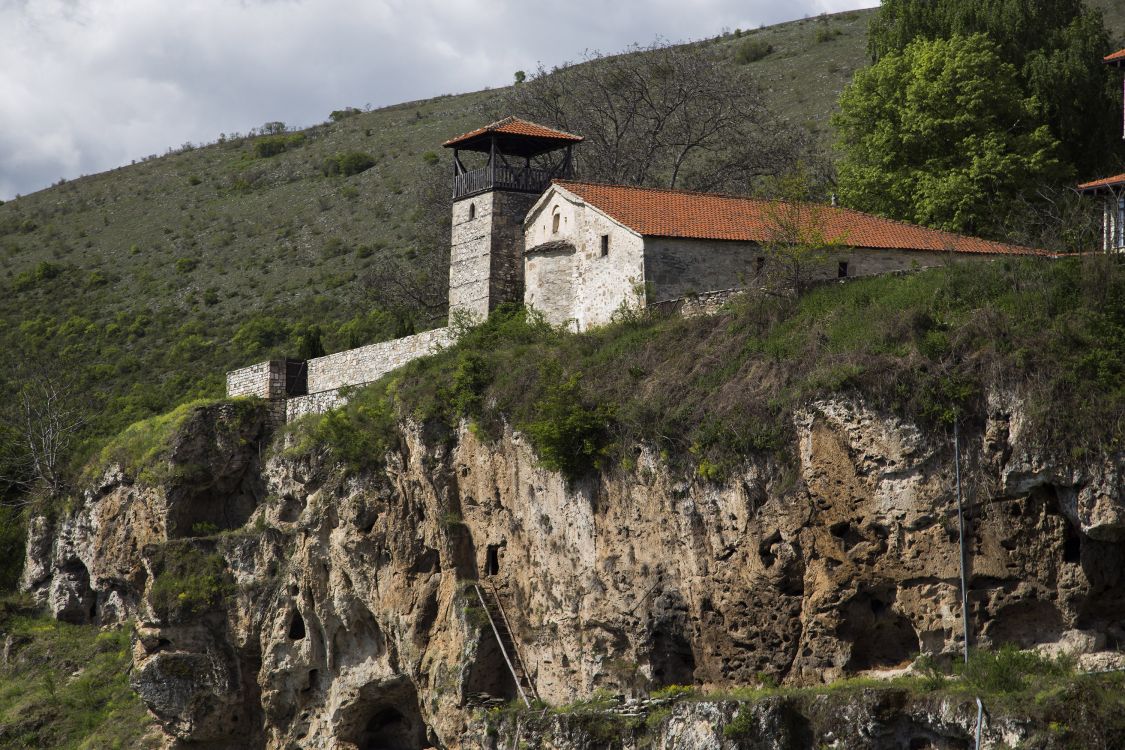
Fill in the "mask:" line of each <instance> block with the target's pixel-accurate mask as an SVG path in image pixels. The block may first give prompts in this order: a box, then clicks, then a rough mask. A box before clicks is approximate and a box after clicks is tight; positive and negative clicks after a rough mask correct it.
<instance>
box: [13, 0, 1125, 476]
mask: <svg viewBox="0 0 1125 750" xmlns="http://www.w3.org/2000/svg"><path fill="white" fill-rule="evenodd" d="M1099 4H1100V5H1103V6H1104V7H1105V8H1106V10H1107V20H1108V21H1109V23H1110V25H1111V28H1112V29H1113V30H1114V34H1115V35H1116V36H1118V37H1121V36H1123V32H1125V0H1113V2H1104V1H1103V2H1101V3H1099ZM870 13H871V12H870V11H860V12H852V13H843V14H837V15H834V16H828V17H820V18H811V19H805V20H801V21H795V22H792V23H787V24H781V25H778V26H773V27H768V28H762V29H757V30H749V31H748V30H738V31H733V30H732V31H731V32H730V33H727V34H724V35H722V36H720V37H717V38H715V39H713V40H707V41H704V42H701V43H703V44H713V45H715V46H716V47H717V48H718V49H720V50H722V51H723V52H724V53H725V54H726V55H728V56H729V58H730V60H731V64H732V65H737V64H743V65H747V66H749V67H750V69H751V70H753V71H754V73H755V75H756V76H757V77H758V79H759V81H760V82H761V84H762V86H763V87H764V89H765V90H766V93H767V97H768V102H769V103H770V105H771V106H772V107H774V108H775V110H777V111H778V112H779V113H781V114H783V115H784V116H786V117H788V118H789V119H790V120H791V121H793V122H794V123H797V124H801V125H807V126H809V127H812V128H814V129H816V130H817V132H818V133H819V134H820V135H821V137H822V138H823V139H824V141H825V142H826V143H827V142H830V140H831V134H830V132H829V130H828V126H827V121H828V118H829V116H830V114H831V112H832V111H833V109H834V108H835V101H836V98H837V96H838V94H839V92H840V90H841V89H842V88H843V86H844V85H845V84H846V82H847V81H848V80H849V79H850V77H851V75H852V73H853V72H854V70H855V69H856V68H858V67H860V66H861V65H863V64H864V63H865V61H866V57H865V33H866V27H867V22H868V19H869V17H870ZM748 45H756V47H755V49H756V52H755V51H754V50H753V49H752V50H750V52H753V54H751V53H750V52H748V51H747V50H748V49H749V48H748ZM753 58H760V59H753ZM748 60H752V61H748ZM740 61H741V62H740ZM502 93H503V90H494V91H484V92H476V93H470V94H463V95H456V96H444V97H439V98H436V99H431V100H427V101H420V102H412V103H407V104H400V105H396V106H393V107H388V108H384V109H380V110H375V111H371V112H357V113H355V114H353V115H351V116H347V117H343V118H339V119H338V121H334V122H328V123H325V124H323V125H318V126H315V127H313V128H310V129H308V130H306V131H303V136H304V137H303V139H299V138H298V139H291V140H290V141H289V142H288V144H282V145H286V148H285V150H284V151H282V152H281V153H277V154H275V155H271V156H265V155H263V154H264V153H266V152H268V148H265V147H263V146H262V145H260V144H262V143H263V138H262V137H258V138H251V137H241V136H238V137H230V138H226V139H224V140H223V141H222V142H219V143H214V144H210V145H207V146H205V147H195V148H189V149H181V150H179V151H176V152H175V153H169V154H167V155H165V156H161V157H159V158H152V159H149V160H146V161H144V162H142V163H138V164H134V165H130V166H124V167H121V168H119V169H115V170H112V171H109V172H105V173H102V174H98V175H93V176H88V177H83V178H81V179H75V180H70V181H67V182H64V183H60V184H57V185H55V186H53V187H51V188H49V189H46V190H42V191H40V192H37V193H35V194H32V195H28V196H23V197H20V198H18V199H16V200H13V201H9V202H8V203H6V204H4V205H2V206H0V258H2V259H3V270H2V276H0V290H2V293H0V343H2V344H3V345H5V347H6V348H7V350H8V351H9V352H12V356H13V358H14V360H15V362H16V364H17V365H21V364H28V363H30V364H32V365H41V366H43V367H46V368H54V369H56V370H63V371H66V372H68V373H71V375H70V380H71V381H72V382H73V383H75V384H77V385H78V386H80V387H81V389H82V392H83V395H82V398H83V400H84V401H85V403H86V404H87V405H89V406H93V407H94V410H93V411H94V414H95V416H94V417H93V418H92V421H91V423H90V424H89V425H87V427H86V428H85V435H86V438H87V439H88V445H87V451H84V453H88V449H90V448H92V446H93V444H94V443H95V442H97V440H98V439H100V438H101V437H102V436H104V435H106V434H110V433H113V432H115V431H117V430H119V429H121V428H122V427H124V426H125V425H126V424H128V423H130V422H133V421H135V420H137V419H140V418H143V417H146V416H149V415H151V414H155V413H160V412H163V411H166V410H167V409H169V408H171V407H172V406H174V405H175V404H176V403H179V402H182V401H185V400H189V399H193V398H197V397H201V396H213V395H219V394H220V393H221V392H222V388H223V384H222V376H223V372H224V371H225V370H227V369H229V368H231V367H234V366H239V365H243V364H247V363H249V362H252V361H257V360H261V359H264V358H265V357H267V356H269V355H270V354H275V353H281V352H295V351H296V350H297V349H298V347H299V346H300V345H301V343H302V342H304V344H306V345H308V344H309V343H310V341H312V339H314V338H315V336H310V326H317V327H319V328H320V333H321V334H322V339H323V342H324V345H325V347H326V348H327V349H328V350H329V351H331V350H336V349H342V348H347V347H350V346H356V345H360V344H363V343H367V342H369V341H373V340H378V339H383V338H389V337H392V336H394V335H398V334H401V333H403V332H404V331H406V330H408V329H409V328H410V327H411V326H412V325H413V326H417V327H423V326H426V325H435V324H439V323H440V321H438V320H433V319H424V318H423V319H419V320H415V321H403V320H393V319H390V318H388V317H387V316H382V315H378V314H368V311H369V310H370V309H371V304H370V301H369V299H367V298H365V296H364V293H363V284H362V283H360V282H361V279H362V277H363V276H364V274H365V273H367V272H369V271H372V270H374V269H378V268H380V267H383V266H385V265H386V264H387V263H388V262H389V260H392V259H394V258H396V257H397V258H405V259H406V260H409V259H410V258H411V257H412V256H413V255H414V254H416V253H418V252H419V251H420V250H424V248H425V247H428V246H431V245H432V244H434V243H441V242H443V241H444V240H443V237H444V234H443V233H444V231H445V229H444V226H443V225H441V224H440V221H441V220H440V219H435V218H434V216H435V214H433V213H432V212H430V213H428V212H426V211H425V210H422V209H421V208H420V206H421V205H424V204H425V197H426V196H427V195H431V194H432V190H433V186H435V185H443V184H444V181H445V180H446V176H447V174H448V171H447V170H448V163H447V160H446V157H445V154H444V153H442V149H441V148H440V144H441V142H442V141H443V140H445V139H446V138H448V137H449V136H450V135H452V134H457V133H461V132H464V131H466V130H469V129H471V128H473V127H475V126H477V125H479V124H481V123H482V122H486V121H488V120H489V119H490V118H493V117H494V116H495V115H496V114H498V107H499V99H500V96H501V94H502ZM347 104H348V102H341V103H340V106H341V108H344V107H346V105H347ZM268 114H269V113H263V119H266V118H267V117H268ZM326 115H327V113H326ZM269 137H270V136H267V137H266V138H269ZM297 141H300V142H297ZM266 143H267V144H271V143H274V142H269V141H266ZM351 152H363V153H366V154H369V155H370V156H371V157H372V158H373V160H374V162H375V163H374V166H373V167H372V168H370V169H368V170H366V171H363V172H361V173H359V174H355V175H352V176H342V175H339V174H336V175H326V174H325V169H324V165H325V162H326V160H329V159H333V158H335V157H337V156H340V155H344V154H347V153H351ZM427 191H431V192H427ZM7 377H10V378H12V379H13V380H15V379H19V378H21V377H23V374H22V373H21V371H20V368H19V367H18V366H17V367H16V368H15V371H11V370H9V375H8V376H7ZM9 388H11V384H9ZM0 464H2V456H0ZM0 473H2V472H0Z"/></svg>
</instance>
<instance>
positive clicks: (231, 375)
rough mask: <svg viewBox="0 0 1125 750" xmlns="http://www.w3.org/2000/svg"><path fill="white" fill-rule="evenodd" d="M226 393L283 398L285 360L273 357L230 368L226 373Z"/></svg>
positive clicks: (230, 394) (233, 395)
mask: <svg viewBox="0 0 1125 750" xmlns="http://www.w3.org/2000/svg"><path fill="white" fill-rule="evenodd" d="M227 395H228V396H230V397H232V398H233V397H235V396H256V397H258V398H265V399H273V398H285V360H283V359H274V360H270V361H268V362H258V363H257V364H253V365H250V366H249V367H243V368H241V369H238V370H231V371H230V372H228V373H227Z"/></svg>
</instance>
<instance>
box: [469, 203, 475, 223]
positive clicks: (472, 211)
mask: <svg viewBox="0 0 1125 750" xmlns="http://www.w3.org/2000/svg"><path fill="white" fill-rule="evenodd" d="M475 218H477V204H475V203H470V204H469V221H472V220H473V219H475Z"/></svg>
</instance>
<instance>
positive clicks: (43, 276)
mask: <svg viewBox="0 0 1125 750" xmlns="http://www.w3.org/2000/svg"><path fill="white" fill-rule="evenodd" d="M62 270H63V269H62V266H59V265H55V264H54V263H50V262H48V261H45V260H41V261H39V262H38V263H36V264H35V267H34V268H32V269H30V270H28V271H24V272H23V273H21V274H20V275H18V276H16V278H15V280H14V281H13V282H12V287H13V288H14V289H15V291H17V292H22V291H26V290H28V289H31V288H33V287H36V286H38V285H39V284H41V283H42V282H44V281H50V280H51V279H54V278H57V277H58V276H59V274H61V273H62Z"/></svg>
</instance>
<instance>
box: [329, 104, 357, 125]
mask: <svg viewBox="0 0 1125 750" xmlns="http://www.w3.org/2000/svg"><path fill="white" fill-rule="evenodd" d="M358 114H360V110H358V109H356V108H355V107H344V108H343V109H334V110H332V114H330V115H328V119H329V120H331V121H332V122H340V121H341V120H346V119H348V118H349V117H355V116H356V115H358Z"/></svg>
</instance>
